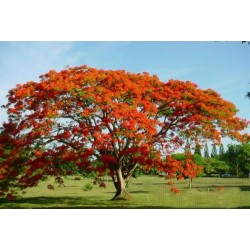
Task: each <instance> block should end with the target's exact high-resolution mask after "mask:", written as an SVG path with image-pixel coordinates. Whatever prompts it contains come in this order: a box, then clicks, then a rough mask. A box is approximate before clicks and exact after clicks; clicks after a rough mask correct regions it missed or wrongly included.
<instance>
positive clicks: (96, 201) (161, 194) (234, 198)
mask: <svg viewBox="0 0 250 250" xmlns="http://www.w3.org/2000/svg"><path fill="white" fill-rule="evenodd" d="M88 182H91V180H88V179H82V180H80V181H79V180H74V177H68V178H67V179H65V187H58V185H57V184H54V181H53V179H51V180H47V181H46V182H41V183H39V185H38V186H37V187H33V188H29V189H27V190H26V192H25V193H23V194H21V195H22V197H21V198H19V199H18V200H16V201H11V202H10V201H6V200H3V199H0V208H250V180H249V179H239V178H198V179H196V180H195V181H194V182H193V188H192V189H191V190H189V189H188V180H182V181H178V182H177V181H176V187H177V188H179V189H180V191H181V192H180V193H178V194H173V193H172V192H170V187H169V186H168V185H166V180H164V178H159V177H155V176H141V177H139V178H138V179H132V181H131V183H130V184H129V188H128V189H129V191H130V193H131V195H133V199H131V200H129V201H111V200H110V199H111V198H112V197H113V195H114V191H115V190H114V187H113V184H112V182H110V181H109V182H106V183H107V187H106V188H99V187H98V186H94V188H93V190H91V191H88V192H85V191H83V187H84V185H85V184H86V183H88ZM48 184H53V185H54V187H55V190H49V189H47V185H48Z"/></svg>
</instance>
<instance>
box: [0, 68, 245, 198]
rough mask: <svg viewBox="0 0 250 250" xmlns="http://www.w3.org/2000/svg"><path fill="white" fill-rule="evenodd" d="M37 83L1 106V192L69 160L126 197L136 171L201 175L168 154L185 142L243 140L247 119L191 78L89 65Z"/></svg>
mask: <svg viewBox="0 0 250 250" xmlns="http://www.w3.org/2000/svg"><path fill="white" fill-rule="evenodd" d="M40 79H41V80H40V82H27V83H26V84H22V85H20V84H19V85H17V86H16V88H14V89H12V90H10V91H9V94H8V103H7V105H5V106H4V108H6V109H7V112H8V121H7V122H5V123H4V124H3V127H2V134H1V138H0V143H1V145H0V146H1V147H0V148H3V147H5V144H6V143H7V144H8V143H11V144H12V147H11V149H10V152H9V154H8V155H7V156H6V154H5V153H4V150H2V149H1V151H0V153H1V155H0V157H1V158H4V160H3V161H2V162H1V165H0V171H1V173H3V172H4V175H2V176H1V180H4V182H5V187H6V188H5V189H4V190H3V189H2V190H1V192H2V195H5V194H6V192H8V190H10V189H11V188H21V189H23V188H27V187H31V186H34V185H36V184H37V183H38V182H39V181H40V180H42V179H43V178H44V177H45V176H47V175H57V174H58V172H61V164H62V163H63V162H64V163H65V162H67V163H68V164H74V166H77V167H78V168H79V169H82V170H84V171H86V172H96V173H97V174H98V175H99V176H102V175H106V174H109V175H110V176H111V177H112V180H113V183H114V187H115V189H116V193H115V196H114V199H116V198H126V197H128V196H129V194H128V193H127V190H126V186H127V184H128V182H129V180H130V178H131V176H132V175H133V173H134V171H135V169H136V168H137V167H139V166H141V167H143V169H145V170H149V169H151V168H157V169H158V170H159V171H165V172H166V173H168V176H169V177H170V178H177V179H178V178H183V177H184V176H187V175H189V176H192V175H194V174H196V173H197V171H196V169H197V165H196V164H195V163H194V162H193V161H192V157H189V158H187V159H186V163H187V164H186V168H183V165H182V163H181V162H179V161H177V160H175V159H173V158H172V157H171V154H172V153H173V152H174V151H176V150H178V149H180V148H182V146H183V144H184V142H185V140H186V138H189V140H190V141H191V142H193V143H194V142H196V143H199V144H202V142H203V141H204V140H212V142H213V143H220V140H221V137H222V136H229V137H231V138H233V139H237V140H240V141H244V140H245V138H246V136H245V135H242V134H241V131H243V130H244V129H245V128H246V127H247V125H248V122H247V121H246V120H244V119H240V118H238V117H236V112H237V109H236V107H235V106H234V105H233V104H232V103H230V102H228V101H226V100H224V99H222V98H221V96H220V95H219V94H218V93H216V92H215V91H213V90H211V89H207V90H202V89H200V88H199V87H198V86H197V85H196V84H193V83H191V82H190V81H187V82H182V81H178V80H170V81H168V82H166V83H165V82H161V81H160V80H159V79H158V77H157V76H155V75H153V76H150V75H149V74H148V73H142V74H133V73H130V72H125V71H123V70H117V71H114V70H102V69H101V70H98V69H94V68H89V67H87V66H80V67H75V68H68V69H66V70H62V71H61V72H56V71H54V70H51V71H50V72H48V73H47V74H45V75H42V76H40ZM6 135H8V137H6ZM3 156H4V157H3ZM97 161H98V162H99V164H97V165H95V164H93V163H95V162H97ZM10 176H11V178H10Z"/></svg>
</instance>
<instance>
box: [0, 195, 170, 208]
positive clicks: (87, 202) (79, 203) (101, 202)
mask: <svg viewBox="0 0 250 250" xmlns="http://www.w3.org/2000/svg"><path fill="white" fill-rule="evenodd" d="M0 207H2V208H4V209H29V208H32V209H84V208H85V209H153V208H155V209H159V208H161V209H166V208H173V207H164V206H142V205H140V204H136V203H135V204H133V203H131V202H130V201H119V200H117V201H111V200H105V199H99V198H98V197H95V196H92V197H87V198H86V197H71V196H63V197H45V196H39V197H31V198H19V199H18V200H14V201H7V200H5V199H2V198H1V199H0Z"/></svg>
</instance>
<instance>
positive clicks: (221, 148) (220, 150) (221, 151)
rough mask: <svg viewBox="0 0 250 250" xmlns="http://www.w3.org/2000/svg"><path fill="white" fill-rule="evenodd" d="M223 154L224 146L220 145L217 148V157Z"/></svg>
mask: <svg viewBox="0 0 250 250" xmlns="http://www.w3.org/2000/svg"><path fill="white" fill-rule="evenodd" d="M224 154H225V149H224V146H223V144H220V147H219V156H223V155H224Z"/></svg>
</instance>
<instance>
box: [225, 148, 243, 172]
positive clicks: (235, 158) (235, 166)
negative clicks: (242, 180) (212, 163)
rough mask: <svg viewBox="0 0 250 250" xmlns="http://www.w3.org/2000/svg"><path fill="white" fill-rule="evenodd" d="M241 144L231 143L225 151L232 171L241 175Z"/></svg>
mask: <svg viewBox="0 0 250 250" xmlns="http://www.w3.org/2000/svg"><path fill="white" fill-rule="evenodd" d="M240 148H241V146H240V145H239V144H237V145H236V144H230V145H228V149H227V152H226V153H225V159H226V161H227V163H228V164H229V165H230V166H231V168H230V169H231V172H232V173H233V174H236V176H237V177H239V173H240V171H241V169H240V162H239V154H240Z"/></svg>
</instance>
